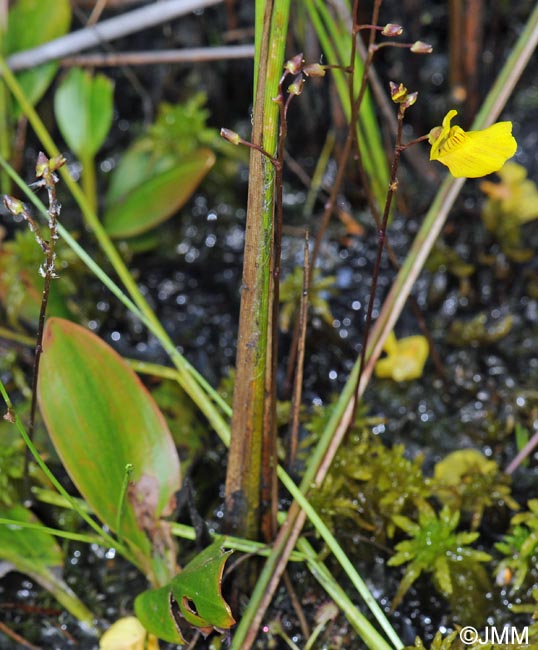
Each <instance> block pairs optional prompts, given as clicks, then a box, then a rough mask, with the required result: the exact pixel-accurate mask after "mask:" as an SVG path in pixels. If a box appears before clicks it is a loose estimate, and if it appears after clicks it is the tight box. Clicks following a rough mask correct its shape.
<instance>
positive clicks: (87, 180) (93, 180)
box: [81, 155, 97, 214]
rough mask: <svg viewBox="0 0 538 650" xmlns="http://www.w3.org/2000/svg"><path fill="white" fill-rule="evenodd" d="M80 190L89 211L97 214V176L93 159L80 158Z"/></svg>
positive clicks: (91, 157) (90, 157)
mask: <svg viewBox="0 0 538 650" xmlns="http://www.w3.org/2000/svg"><path fill="white" fill-rule="evenodd" d="M81 163H82V176H81V182H82V190H83V192H84V194H85V196H86V199H87V201H88V205H89V207H90V209H91V211H92V212H93V213H95V214H97V176H96V174H95V158H94V157H93V156H92V155H90V156H82V155H81Z"/></svg>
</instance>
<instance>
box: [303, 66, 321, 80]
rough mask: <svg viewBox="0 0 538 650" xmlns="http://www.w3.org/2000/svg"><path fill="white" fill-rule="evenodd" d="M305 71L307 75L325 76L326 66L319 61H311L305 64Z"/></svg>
mask: <svg viewBox="0 0 538 650" xmlns="http://www.w3.org/2000/svg"><path fill="white" fill-rule="evenodd" d="M303 72H304V73H305V75H306V76H307V77H324V76H325V67H324V66H322V65H320V64H319V63H309V64H308V65H305V66H304V68H303Z"/></svg>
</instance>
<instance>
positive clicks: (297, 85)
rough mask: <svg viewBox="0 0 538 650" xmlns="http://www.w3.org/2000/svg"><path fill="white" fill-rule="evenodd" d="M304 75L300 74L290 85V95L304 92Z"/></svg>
mask: <svg viewBox="0 0 538 650" xmlns="http://www.w3.org/2000/svg"><path fill="white" fill-rule="evenodd" d="M303 86H304V77H303V75H298V76H297V77H295V80H294V81H293V82H292V83H291V84H290V85H289V86H288V93H289V94H290V95H300V94H301V93H302V92H303Z"/></svg>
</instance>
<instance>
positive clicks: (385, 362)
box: [375, 332, 429, 381]
mask: <svg viewBox="0 0 538 650" xmlns="http://www.w3.org/2000/svg"><path fill="white" fill-rule="evenodd" d="M384 350H385V352H386V353H387V356H386V357H385V358H384V359H380V360H379V361H378V362H377V363H376V364H375V374H376V376H377V377H381V378H387V377H391V378H392V379H394V380H395V381H409V380H411V379H417V378H418V377H421V376H422V372H423V370H424V364H425V363H426V360H427V358H428V353H429V345H428V341H427V340H426V338H425V337H424V336H408V337H406V338H403V339H400V340H399V341H397V340H396V337H395V335H394V333H393V332H391V334H390V335H389V336H388V337H387V342H386V343H385V346H384Z"/></svg>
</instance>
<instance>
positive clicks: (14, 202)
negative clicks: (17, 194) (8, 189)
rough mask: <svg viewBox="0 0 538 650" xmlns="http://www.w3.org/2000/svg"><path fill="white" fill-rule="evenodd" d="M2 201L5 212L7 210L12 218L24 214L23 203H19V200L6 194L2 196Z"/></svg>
mask: <svg viewBox="0 0 538 650" xmlns="http://www.w3.org/2000/svg"><path fill="white" fill-rule="evenodd" d="M3 201H4V205H5V206H6V208H7V210H9V212H11V214H12V215H13V216H16V215H18V214H22V213H23V212H24V203H23V202H22V201H19V199H15V198H14V197H12V196H9V195H8V194H4V197H3Z"/></svg>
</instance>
